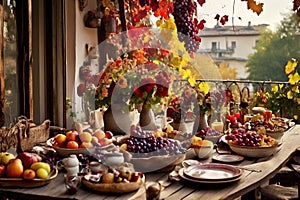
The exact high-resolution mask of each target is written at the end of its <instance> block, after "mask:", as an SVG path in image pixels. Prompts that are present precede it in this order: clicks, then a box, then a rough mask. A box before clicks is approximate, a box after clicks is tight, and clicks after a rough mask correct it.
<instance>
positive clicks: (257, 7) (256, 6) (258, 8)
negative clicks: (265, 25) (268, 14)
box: [247, 0, 264, 15]
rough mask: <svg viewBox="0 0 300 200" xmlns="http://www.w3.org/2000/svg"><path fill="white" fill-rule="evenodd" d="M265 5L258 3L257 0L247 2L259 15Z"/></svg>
mask: <svg viewBox="0 0 300 200" xmlns="http://www.w3.org/2000/svg"><path fill="white" fill-rule="evenodd" d="M263 5H264V4H263V3H258V4H256V1H255V0H248V2H247V6H248V9H250V10H252V11H253V12H255V13H256V14H257V15H259V14H260V13H261V12H262V10H263Z"/></svg>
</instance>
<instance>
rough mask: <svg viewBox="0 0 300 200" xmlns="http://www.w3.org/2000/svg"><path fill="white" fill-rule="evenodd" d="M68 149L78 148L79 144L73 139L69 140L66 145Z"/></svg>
mask: <svg viewBox="0 0 300 200" xmlns="http://www.w3.org/2000/svg"><path fill="white" fill-rule="evenodd" d="M66 147H67V148H68V149H78V147H79V145H78V143H77V142H75V141H69V142H68V143H67V146H66Z"/></svg>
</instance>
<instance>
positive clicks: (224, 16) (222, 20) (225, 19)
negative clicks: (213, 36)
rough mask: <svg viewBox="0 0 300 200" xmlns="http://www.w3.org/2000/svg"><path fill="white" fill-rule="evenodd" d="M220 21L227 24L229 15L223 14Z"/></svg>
mask: <svg viewBox="0 0 300 200" xmlns="http://www.w3.org/2000/svg"><path fill="white" fill-rule="evenodd" d="M220 22H221V24H222V25H224V24H226V22H228V15H223V16H222V17H221V19H220Z"/></svg>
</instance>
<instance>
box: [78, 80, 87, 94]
mask: <svg viewBox="0 0 300 200" xmlns="http://www.w3.org/2000/svg"><path fill="white" fill-rule="evenodd" d="M85 91H86V85H85V84H84V83H80V84H79V85H78V86H77V95H78V96H80V97H82V96H83V94H84V92H85Z"/></svg>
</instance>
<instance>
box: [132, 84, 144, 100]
mask: <svg viewBox="0 0 300 200" xmlns="http://www.w3.org/2000/svg"><path fill="white" fill-rule="evenodd" d="M133 93H134V94H135V95H136V96H137V97H139V98H142V97H143V90H142V88H141V87H138V86H135V87H134V91H133Z"/></svg>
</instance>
